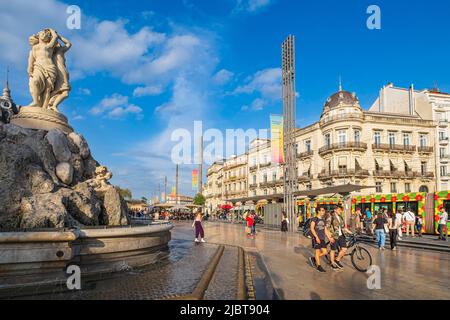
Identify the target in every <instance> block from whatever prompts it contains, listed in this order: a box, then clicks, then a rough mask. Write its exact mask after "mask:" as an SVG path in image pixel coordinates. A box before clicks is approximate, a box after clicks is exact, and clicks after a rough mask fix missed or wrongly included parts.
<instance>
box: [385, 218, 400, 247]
mask: <svg viewBox="0 0 450 320" xmlns="http://www.w3.org/2000/svg"><path fill="white" fill-rule="evenodd" d="M399 221H401V220H398V219H397V215H396V214H393V213H391V215H390V217H389V218H388V227H389V239H390V241H391V250H392V251H395V250H397V239H398V238H397V235H398V226H399V224H400V223H399Z"/></svg>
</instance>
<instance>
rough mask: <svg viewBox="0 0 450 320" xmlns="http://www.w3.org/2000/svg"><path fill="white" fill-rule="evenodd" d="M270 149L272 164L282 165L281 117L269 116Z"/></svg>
mask: <svg viewBox="0 0 450 320" xmlns="http://www.w3.org/2000/svg"><path fill="white" fill-rule="evenodd" d="M270 148H271V151H272V163H284V152H283V116H281V115H277V114H271V115H270Z"/></svg>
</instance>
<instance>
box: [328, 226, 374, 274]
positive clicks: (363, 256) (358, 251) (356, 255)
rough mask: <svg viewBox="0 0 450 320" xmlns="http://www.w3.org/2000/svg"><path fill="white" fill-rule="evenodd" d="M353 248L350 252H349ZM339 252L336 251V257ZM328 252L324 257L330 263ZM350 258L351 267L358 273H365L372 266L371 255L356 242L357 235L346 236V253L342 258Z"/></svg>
mask: <svg viewBox="0 0 450 320" xmlns="http://www.w3.org/2000/svg"><path fill="white" fill-rule="evenodd" d="M351 248H353V249H352V250H350V249H351ZM338 252H339V250H337V251H336V253H335V254H336V257H337V255H338ZM329 255H330V252H328V255H327V256H326V259H327V260H328V263H330V258H329ZM347 256H350V260H351V261H352V265H353V266H354V267H355V269H356V270H358V271H359V272H367V270H368V269H369V267H370V266H371V265H372V255H371V254H370V252H369V250H367V249H366V248H364V247H362V246H361V245H360V241H359V240H358V237H357V234H350V235H349V236H348V242H347V252H346V254H345V256H344V257H347Z"/></svg>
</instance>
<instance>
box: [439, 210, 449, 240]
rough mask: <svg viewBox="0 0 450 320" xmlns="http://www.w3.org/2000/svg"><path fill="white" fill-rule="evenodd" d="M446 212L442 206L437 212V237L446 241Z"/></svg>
mask: <svg viewBox="0 0 450 320" xmlns="http://www.w3.org/2000/svg"><path fill="white" fill-rule="evenodd" d="M447 222H448V213H447V211H445V207H444V206H443V207H442V208H441V210H440V213H439V239H440V240H444V241H447Z"/></svg>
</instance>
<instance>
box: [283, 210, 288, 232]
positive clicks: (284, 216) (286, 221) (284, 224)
mask: <svg viewBox="0 0 450 320" xmlns="http://www.w3.org/2000/svg"><path fill="white" fill-rule="evenodd" d="M288 223H289V220H288V218H287V216H286V213H285V212H283V217H282V218H281V231H282V232H287V231H288Z"/></svg>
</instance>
